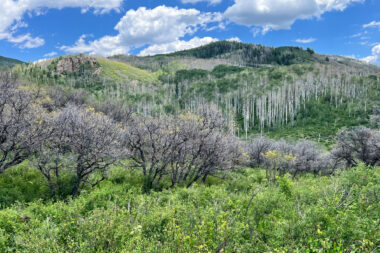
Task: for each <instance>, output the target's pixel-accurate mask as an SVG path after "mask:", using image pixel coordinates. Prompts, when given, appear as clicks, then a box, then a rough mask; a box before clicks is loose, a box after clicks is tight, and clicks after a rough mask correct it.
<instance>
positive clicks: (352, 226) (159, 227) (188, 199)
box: [0, 166, 380, 252]
mask: <svg viewBox="0 0 380 253" xmlns="http://www.w3.org/2000/svg"><path fill="white" fill-rule="evenodd" d="M118 171H120V172H118V174H117V177H119V178H120V176H121V174H120V173H123V174H124V176H125V181H124V180H121V181H118V180H116V178H114V177H113V176H112V177H111V180H107V181H104V182H102V184H101V185H100V187H98V188H97V189H95V190H93V191H91V192H87V193H83V194H82V195H81V196H80V197H78V198H76V199H75V200H72V201H70V202H68V203H66V202H56V203H45V204H44V203H42V202H40V201H36V202H33V203H30V204H29V205H24V204H16V205H14V206H13V207H12V208H6V209H3V210H1V211H0V251H1V252H173V251H178V252H376V251H377V250H378V249H379V246H380V245H379V241H378V238H379V237H380V234H379V229H378V226H379V222H378V214H379V212H380V206H379V201H378V193H379V192H380V188H379V185H380V184H379V182H380V171H379V168H375V169H369V168H366V167H365V166H360V167H358V168H354V169H352V170H349V171H344V172H343V173H340V175H337V176H333V177H312V176H302V177H301V178H300V180H298V181H292V180H291V179H289V178H288V176H284V177H280V178H279V180H278V183H277V184H270V185H266V184H265V180H264V182H262V183H259V180H260V178H261V177H262V176H263V175H262V173H261V171H257V170H252V169H249V170H243V171H237V172H236V173H232V174H230V179H229V180H227V181H220V180H219V181H218V180H217V181H215V180H213V182H214V183H212V184H211V185H210V186H204V185H203V186H202V185H196V186H195V185H194V186H193V187H190V188H176V189H169V190H165V191H162V192H152V193H151V194H150V195H147V194H142V192H141V188H140V185H139V184H136V185H131V181H130V179H129V172H127V171H125V170H123V169H118ZM130 176H131V177H132V178H134V177H136V175H130ZM115 181H118V183H112V182H115ZM209 184H210V183H209Z"/></svg>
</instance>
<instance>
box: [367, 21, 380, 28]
mask: <svg viewBox="0 0 380 253" xmlns="http://www.w3.org/2000/svg"><path fill="white" fill-rule="evenodd" d="M369 27H374V28H380V21H378V22H376V21H372V22H370V23H368V24H365V25H363V28H369Z"/></svg>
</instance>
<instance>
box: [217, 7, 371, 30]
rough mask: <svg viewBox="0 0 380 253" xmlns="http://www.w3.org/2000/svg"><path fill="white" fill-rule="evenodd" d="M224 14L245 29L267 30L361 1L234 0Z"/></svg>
mask: <svg viewBox="0 0 380 253" xmlns="http://www.w3.org/2000/svg"><path fill="white" fill-rule="evenodd" d="M234 1H235V4H233V5H232V6H231V7H229V8H228V9H227V10H226V12H225V13H224V15H225V16H226V17H227V18H228V19H230V20H231V21H233V22H235V23H237V24H240V25H246V26H258V27H261V28H262V29H263V33H265V32H267V31H269V30H279V29H290V27H291V26H292V24H293V23H294V22H295V21H296V20H297V19H310V18H313V17H317V18H318V17H320V16H321V15H322V14H323V13H325V12H328V11H333V10H337V11H343V10H344V9H346V8H347V6H348V5H349V4H351V3H354V2H364V0H234Z"/></svg>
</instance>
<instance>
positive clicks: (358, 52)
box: [0, 0, 380, 64]
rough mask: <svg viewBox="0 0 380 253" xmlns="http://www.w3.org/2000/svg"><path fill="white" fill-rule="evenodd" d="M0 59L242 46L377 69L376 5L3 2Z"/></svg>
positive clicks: (215, 0)
mask: <svg viewBox="0 0 380 253" xmlns="http://www.w3.org/2000/svg"><path fill="white" fill-rule="evenodd" d="M0 9H1V10H2V12H5V15H4V14H2V16H0V55H2V56H6V57H11V58H17V59H21V60H24V61H35V60H38V59H42V58H49V57H55V56H59V55H65V54H71V53H90V54H98V55H103V56H109V55H113V54H120V53H124V54H139V55H148V54H156V53H166V52H171V51H174V50H180V49H187V48H192V47H196V46H200V45H203V44H206V43H209V42H212V41H216V40H226V39H231V40H240V41H242V42H249V43H259V44H264V45H269V46H284V45H293V46H301V47H305V48H306V47H310V48H313V49H315V50H316V51H317V52H320V53H324V54H337V55H343V56H350V57H355V58H357V59H363V60H366V61H368V62H372V63H375V64H380V1H378V0H165V1H164V0H161V1H159V0H140V1H136V0H134V1H132V0H81V1H78V0H55V1H51V0H17V1H16V0H1V1H0Z"/></svg>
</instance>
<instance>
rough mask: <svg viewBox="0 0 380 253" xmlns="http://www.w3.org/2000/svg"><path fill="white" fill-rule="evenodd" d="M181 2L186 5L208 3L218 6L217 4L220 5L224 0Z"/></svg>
mask: <svg viewBox="0 0 380 253" xmlns="http://www.w3.org/2000/svg"><path fill="white" fill-rule="evenodd" d="M181 2H182V3H184V4H189V3H190V4H196V3H199V2H208V3H209V4H211V5H216V4H220V3H221V2H222V0H181Z"/></svg>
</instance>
